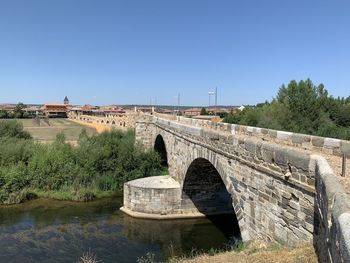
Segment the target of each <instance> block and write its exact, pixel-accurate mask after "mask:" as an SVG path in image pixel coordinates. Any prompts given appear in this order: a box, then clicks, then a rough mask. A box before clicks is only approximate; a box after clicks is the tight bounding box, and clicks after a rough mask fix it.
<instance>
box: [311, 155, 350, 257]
mask: <svg viewBox="0 0 350 263" xmlns="http://www.w3.org/2000/svg"><path fill="white" fill-rule="evenodd" d="M312 158H313V159H314V160H315V162H316V167H315V171H316V200H315V231H314V244H315V248H316V250H317V255H318V257H319V261H320V262H350V199H349V197H348V195H347V194H346V193H345V191H344V189H343V187H342V186H341V185H340V183H339V182H338V181H337V180H336V178H335V176H334V174H333V171H332V169H331V168H330V167H329V165H328V163H327V161H326V160H325V159H324V158H323V157H320V156H313V157H312Z"/></svg>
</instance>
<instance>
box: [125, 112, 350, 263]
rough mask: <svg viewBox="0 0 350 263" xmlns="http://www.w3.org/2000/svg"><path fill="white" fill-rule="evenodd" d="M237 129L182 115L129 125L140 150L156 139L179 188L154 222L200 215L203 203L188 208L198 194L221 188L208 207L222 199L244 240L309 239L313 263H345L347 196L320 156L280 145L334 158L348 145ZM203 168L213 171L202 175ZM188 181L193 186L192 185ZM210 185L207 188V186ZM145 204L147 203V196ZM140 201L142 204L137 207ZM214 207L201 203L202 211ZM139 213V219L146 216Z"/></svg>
mask: <svg viewBox="0 0 350 263" xmlns="http://www.w3.org/2000/svg"><path fill="white" fill-rule="evenodd" d="M242 129H243V128H242V127H241V126H240V127H239V129H237V125H230V124H222V123H210V122H207V121H200V120H193V119H187V118H183V117H178V118H177V120H169V119H164V118H159V117H155V116H146V115H144V116H143V117H142V119H140V120H138V121H137V123H136V140H137V141H138V142H139V143H142V144H143V145H144V146H145V147H146V148H153V147H154V143H155V140H156V137H157V136H161V137H162V138H163V140H164V143H165V148H166V152H167V158H168V160H167V161H168V165H169V174H170V176H171V178H173V179H174V180H175V181H176V182H178V183H179V187H180V189H181V190H180V191H178V193H176V194H174V195H172V198H173V197H174V196H176V195H177V198H178V199H179V200H178V201H176V200H175V199H173V200H172V202H173V204H176V205H175V206H173V207H172V208H169V207H167V208H165V207H163V208H164V209H163V208H162V205H160V207H158V208H160V209H159V210H158V211H157V213H156V214H158V219H161V218H162V215H163V216H165V217H164V218H166V217H167V216H168V217H169V215H172V214H173V215H175V214H178V213H185V214H186V213H187V212H189V211H191V212H193V210H194V209H198V210H199V212H203V211H200V210H201V207H204V206H205V205H204V206H203V205H202V204H203V202H202V203H200V204H201V205H200V206H198V202H197V203H196V200H197V199H198V198H197V197H198V196H200V198H201V201H203V200H210V198H207V199H205V195H206V194H208V195H209V194H210V195H211V196H213V191H212V189H220V190H217V192H220V193H225V191H224V190H226V191H227V192H228V195H225V194H219V195H218V196H216V198H217V199H218V200H221V201H220V205H218V203H214V205H216V206H221V205H222V204H225V203H227V200H229V201H230V205H229V206H224V205H223V206H222V207H225V208H223V210H222V211H224V210H227V209H226V208H230V207H231V208H232V213H234V214H235V215H236V217H237V220H238V225H239V228H240V231H241V236H242V239H243V240H244V241H246V240H251V239H256V238H262V239H268V240H276V241H279V242H281V243H284V244H289V245H293V244H297V243H299V242H300V241H312V240H313V241H314V243H315V247H316V249H317V251H318V255H319V258H320V261H321V262H350V253H349V252H350V202H349V199H348V197H347V196H346V194H345V192H344V191H342V188H341V186H340V185H339V183H337V181H336V179H335V177H334V176H332V170H331V169H330V168H329V165H328V163H327V161H326V160H325V159H323V157H320V156H316V155H315V156H314V155H310V154H307V153H305V152H303V151H300V150H298V149H296V148H295V147H294V148H292V147H289V146H288V144H289V143H287V142H289V141H290V140H291V141H293V140H294V143H300V147H319V150H320V151H325V149H328V150H331V151H332V152H334V154H337V153H338V151H339V152H340V153H341V152H342V151H347V150H346V149H347V145H348V142H346V141H340V142H339V143H338V141H333V139H332V140H330V139H327V138H322V143H321V141H320V142H319V144H317V143H316V141H317V140H316V139H315V138H313V137H310V140H308V139H305V138H304V135H300V136H299V135H297V134H290V133H285V132H278V131H275V132H273V131H267V133H265V131H262V129H260V131H259V132H257V130H255V129H258V128H252V127H246V128H245V131H244V133H248V136H238V135H241V134H242V133H243V132H242ZM249 133H250V134H249ZM254 133H258V135H256V136H255V135H254ZM270 133H271V134H272V133H273V134H272V135H267V136H272V137H274V138H275V139H274V140H271V137H269V140H264V137H263V135H264V134H270ZM305 136H306V135H305ZM278 140H280V142H279V141H278ZM303 143H304V144H303ZM307 143H308V144H307ZM310 143H311V144H312V146H310ZM315 144H317V145H319V146H314V145H315ZM321 144H322V145H321ZM294 146H295V145H294ZM194 164H196V165H195V167H196V172H195V174H196V176H197V177H196V180H194V181H191V184H190V185H191V187H192V188H191V189H192V190H191V191H190V193H193V192H195V195H191V194H184V192H185V191H186V187H187V183H186V182H187V181H188V178H187V177H188V176H189V174H191V173H190V172H189V169H190V170H191V169H192V168H191V167H193V166H194ZM207 164H210V165H207ZM210 166H212V167H213V169H214V170H215V171H216V172H215V171H214V170H212V172H208V171H209V170H208V167H210ZM216 173H217V176H218V177H219V178H220V180H216V179H215V181H211V182H210V181H208V180H203V179H201V176H207V177H208V176H215V174H216ZM186 178H187V179H186ZM157 180H158V179H157ZM195 181H198V187H197V186H196V185H195ZM208 182H209V183H208ZM220 182H222V184H223V185H224V188H225V189H223V188H222V187H221V186H220ZM210 185H214V187H211V188H210V187H208V186H210ZM209 188H210V189H209ZM193 189H194V190H193ZM200 189H202V191H200ZM209 190H210V191H209ZM129 193H130V192H129V191H127V195H128V197H127V198H129V199H133V198H137V195H134V196H132V197H131V196H130V194H129ZM197 193H200V194H201V195H198V194H197ZM124 196H125V195H124ZM194 196H195V197H194ZM148 198H149V199H148V201H151V202H153V199H152V198H153V197H152V195H151V196H149V197H148ZM203 198H204V199H203ZM157 200H158V201H159V200H162V199H159V198H158V199H157ZM131 201H132V200H128V201H126V202H124V208H125V209H129V210H131V211H132V209H133V208H132V207H131V206H130V202H131ZM148 201H145V204H144V206H145V207H147V202H148ZM134 202H136V201H135V200H134ZM161 202H163V201H161ZM191 202H192V204H193V205H192V206H191ZM164 204H167V203H166V202H165V203H164ZM179 204H180V206H179ZM184 204H185V205H184ZM152 205H154V204H152ZM167 205H169V203H168V204H167ZM214 205H212V204H210V203H209V202H208V206H209V208H210V206H214ZM231 205H232V206H231ZM169 206H171V205H169ZM156 207H157V205H156ZM209 210H210V209H209ZM154 211H155V210H153V212H154ZM142 212H143V213H145V214H147V212H149V211H147V209H146V210H143V211H142ZM204 213H205V211H204Z"/></svg>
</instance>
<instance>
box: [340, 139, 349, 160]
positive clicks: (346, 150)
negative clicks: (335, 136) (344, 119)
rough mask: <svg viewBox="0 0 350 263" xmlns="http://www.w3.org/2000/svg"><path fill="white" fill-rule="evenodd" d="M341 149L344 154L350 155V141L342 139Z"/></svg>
mask: <svg viewBox="0 0 350 263" xmlns="http://www.w3.org/2000/svg"><path fill="white" fill-rule="evenodd" d="M340 150H341V152H342V153H343V154H345V155H346V156H348V157H350V141H341V143H340Z"/></svg>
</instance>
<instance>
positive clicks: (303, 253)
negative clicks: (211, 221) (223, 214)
mask: <svg viewBox="0 0 350 263" xmlns="http://www.w3.org/2000/svg"><path fill="white" fill-rule="evenodd" d="M178 262H183V263H221V262H225V263H226V262H234V263H262V262H266V263H267V262H269V263H282V262H283V263H317V262H318V260H317V256H316V254H315V251H314V248H313V246H312V244H304V245H303V246H299V247H295V248H288V247H280V246H278V245H275V244H274V245H273V244H270V245H267V244H266V243H262V242H258V243H257V242H254V243H252V244H250V245H248V246H247V247H246V248H245V249H244V250H243V251H241V252H234V251H232V252H223V253H219V254H216V255H213V256H210V255H208V254H204V255H201V256H198V257H195V258H193V259H184V260H179V261H178Z"/></svg>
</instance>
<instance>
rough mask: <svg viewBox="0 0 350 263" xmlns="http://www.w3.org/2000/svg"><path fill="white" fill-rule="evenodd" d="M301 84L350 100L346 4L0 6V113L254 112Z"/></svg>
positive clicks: (55, 1) (38, 1)
mask: <svg viewBox="0 0 350 263" xmlns="http://www.w3.org/2000/svg"><path fill="white" fill-rule="evenodd" d="M308 77H309V78H311V79H312V80H313V81H314V83H315V84H319V83H321V82H322V83H324V84H325V86H326V88H327V89H328V91H329V93H330V94H332V95H334V96H349V95H350V1H348V0H344V1H337V0H332V1H330V0H314V1H312V0H283V1H281V0H255V1H250V0H244V1H243V0H242V1H234V0H228V1H220V0H212V1H205V0H198V1H194V0H191V1H190V0H173V1H168V0H158V1H153V0H139V1H134V0H124V1H118V0H113V1H112V0H111V1H110V0H21V1H20V0H0V103H3V102H18V101H23V102H25V103H44V102H61V101H62V100H63V98H64V96H65V95H67V96H68V97H69V99H70V100H71V103H74V104H83V103H91V104H112V103H116V104H128V103H136V104H148V103H150V98H151V97H152V98H153V101H154V97H157V102H158V104H175V103H176V100H175V99H174V97H175V96H176V95H177V94H178V93H180V94H181V97H182V99H181V104H184V105H207V104H208V91H210V90H213V89H214V87H215V86H218V102H219V104H226V105H228V104H229V105H238V104H255V103H257V102H262V101H265V100H270V99H271V98H272V97H274V96H275V94H276V92H277V90H278V88H279V86H280V85H281V84H282V83H288V82H289V81H290V80H291V79H297V80H300V79H306V78H308Z"/></svg>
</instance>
